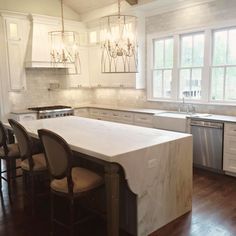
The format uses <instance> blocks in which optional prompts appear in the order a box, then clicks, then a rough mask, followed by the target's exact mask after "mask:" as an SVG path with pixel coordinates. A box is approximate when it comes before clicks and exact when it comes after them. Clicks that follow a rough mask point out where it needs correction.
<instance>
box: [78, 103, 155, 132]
mask: <svg viewBox="0 0 236 236" xmlns="http://www.w3.org/2000/svg"><path fill="white" fill-rule="evenodd" d="M84 109H86V108H80V109H76V110H75V115H78V116H84V117H90V118H92V119H98V120H106V121H112V122H119V123H124V124H131V125H137V126H143V127H150V128H152V127H153V115H152V114H143V113H134V112H129V111H119V110H114V109H103V108H88V110H86V112H85V111H84ZM80 110H81V111H80ZM87 112H88V113H89V114H87ZM84 114H86V116H85V115H84Z"/></svg>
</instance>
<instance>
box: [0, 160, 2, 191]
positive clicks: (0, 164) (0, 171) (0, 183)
mask: <svg viewBox="0 0 236 236" xmlns="http://www.w3.org/2000/svg"><path fill="white" fill-rule="evenodd" d="M0 173H1V178H0V190H1V191H2V159H0Z"/></svg>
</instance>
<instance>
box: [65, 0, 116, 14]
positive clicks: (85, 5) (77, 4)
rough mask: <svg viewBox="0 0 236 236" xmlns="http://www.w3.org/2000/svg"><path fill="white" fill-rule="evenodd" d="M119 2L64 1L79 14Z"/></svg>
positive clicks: (112, 0) (101, 0)
mask: <svg viewBox="0 0 236 236" xmlns="http://www.w3.org/2000/svg"><path fill="white" fill-rule="evenodd" d="M115 2H117V0H64V3H65V4H66V5H68V6H69V7H71V8H72V9H74V10H75V11H76V12H78V13H79V14H84V13H87V12H89V11H93V10H96V9H98V8H102V7H106V6H109V5H111V4H113V3H115Z"/></svg>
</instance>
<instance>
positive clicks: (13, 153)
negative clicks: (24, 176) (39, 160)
mask: <svg viewBox="0 0 236 236" xmlns="http://www.w3.org/2000/svg"><path fill="white" fill-rule="evenodd" d="M7 149H8V153H7V155H6V153H5V150H4V148H3V147H1V148H0V157H1V158H2V159H4V158H9V157H10V158H20V151H19V147H18V144H17V143H13V144H8V145H7Z"/></svg>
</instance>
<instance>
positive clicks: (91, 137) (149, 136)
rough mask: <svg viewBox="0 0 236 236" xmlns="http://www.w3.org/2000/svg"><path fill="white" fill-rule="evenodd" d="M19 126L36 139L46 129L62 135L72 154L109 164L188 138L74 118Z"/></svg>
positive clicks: (52, 119)
mask: <svg viewBox="0 0 236 236" xmlns="http://www.w3.org/2000/svg"><path fill="white" fill-rule="evenodd" d="M20 123H21V124H22V125H23V126H24V127H25V128H26V130H27V131H28V132H29V134H30V135H31V136H33V137H38V134H37V130H39V129H49V130H52V131H53V132H56V133H58V134H59V135H61V136H62V137H63V138H64V139H65V140H66V141H67V142H68V143H69V144H70V146H71V148H72V149H73V150H74V151H78V152H81V153H84V154H87V155H92V156H94V157H97V158H99V159H102V160H105V161H109V162H115V161H118V160H117V158H116V157H118V156H119V155H121V154H126V153H129V152H132V151H136V150H139V149H143V148H147V147H151V146H154V145H158V144H161V143H165V142H170V141H173V140H177V139H181V138H186V137H189V136H191V135H189V134H183V133H177V132H171V131H164V130H158V129H151V128H145V127H139V126H133V125H126V124H120V123H113V122H108V121H101V120H93V119H88V118H82V117H76V116H69V117H60V118H50V119H40V120H31V121H22V122H20ZM8 127H10V126H8ZM109 147H112V148H109Z"/></svg>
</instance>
